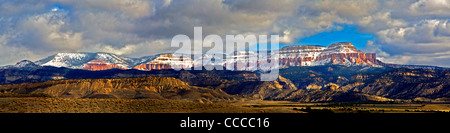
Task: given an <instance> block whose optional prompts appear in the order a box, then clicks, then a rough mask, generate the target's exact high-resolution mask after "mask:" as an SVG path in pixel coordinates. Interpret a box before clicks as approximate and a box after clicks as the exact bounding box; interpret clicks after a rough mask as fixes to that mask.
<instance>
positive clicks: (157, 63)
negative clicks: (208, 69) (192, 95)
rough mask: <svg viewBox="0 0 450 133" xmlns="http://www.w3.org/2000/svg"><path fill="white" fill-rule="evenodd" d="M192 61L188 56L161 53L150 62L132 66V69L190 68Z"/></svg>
mask: <svg viewBox="0 0 450 133" xmlns="http://www.w3.org/2000/svg"><path fill="white" fill-rule="evenodd" d="M193 64H194V61H193V60H192V59H190V58H189V57H186V56H183V55H176V54H162V55H159V56H158V57H156V58H155V59H153V60H152V61H150V62H147V63H143V64H140V65H137V66H135V67H133V69H138V70H144V71H150V70H162V69H175V68H178V69H186V68H191V67H192V66H193Z"/></svg>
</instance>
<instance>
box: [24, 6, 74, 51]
mask: <svg viewBox="0 0 450 133" xmlns="http://www.w3.org/2000/svg"><path fill="white" fill-rule="evenodd" d="M65 15H66V13H64V12H50V13H45V14H39V15H34V16H30V17H27V18H25V19H24V20H21V21H20V22H19V24H18V27H17V30H19V34H20V36H19V38H20V39H22V40H23V43H22V44H21V45H23V46H29V47H32V48H33V49H34V50H38V51H53V50H78V49H79V48H81V47H82V46H83V44H82V36H83V34H82V33H81V32H73V31H71V30H65V29H63V26H65V25H66V22H67V20H66V18H65Z"/></svg>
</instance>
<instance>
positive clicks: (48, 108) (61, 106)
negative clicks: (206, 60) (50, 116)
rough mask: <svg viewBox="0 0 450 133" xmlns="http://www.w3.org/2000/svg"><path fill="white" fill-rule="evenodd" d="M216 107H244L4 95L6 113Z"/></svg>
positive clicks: (166, 110) (1, 100)
mask: <svg viewBox="0 0 450 133" xmlns="http://www.w3.org/2000/svg"><path fill="white" fill-rule="evenodd" d="M214 109H240V107H237V106H232V105H227V104H204V103H198V102H191V101H180V100H155V99H74V98H43V97H27V98H11V97H10V98H0V112H6V113H178V112H197V111H201V110H214Z"/></svg>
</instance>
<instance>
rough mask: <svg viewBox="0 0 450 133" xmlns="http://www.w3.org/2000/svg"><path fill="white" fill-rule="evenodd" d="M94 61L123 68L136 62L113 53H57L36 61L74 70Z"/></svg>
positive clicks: (44, 64) (43, 64) (39, 63)
mask: <svg viewBox="0 0 450 133" xmlns="http://www.w3.org/2000/svg"><path fill="white" fill-rule="evenodd" d="M93 60H99V61H103V62H107V63H112V64H115V65H118V66H120V67H123V68H130V67H132V66H131V65H133V64H134V62H135V60H133V59H131V58H127V57H121V56H118V55H115V54H111V53H85V52H80V53H57V54H55V55H52V56H49V57H47V58H45V59H42V60H39V61H36V62H35V63H36V64H38V65H41V66H54V67H67V68H74V69H82V68H84V67H86V65H87V63H88V62H90V61H93Z"/></svg>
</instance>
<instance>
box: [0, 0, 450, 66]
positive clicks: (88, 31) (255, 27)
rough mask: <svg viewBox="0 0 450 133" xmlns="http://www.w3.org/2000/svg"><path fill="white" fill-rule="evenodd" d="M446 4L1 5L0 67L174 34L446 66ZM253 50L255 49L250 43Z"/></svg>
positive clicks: (352, 0) (28, 0)
mask: <svg viewBox="0 0 450 133" xmlns="http://www.w3.org/2000/svg"><path fill="white" fill-rule="evenodd" d="M449 12H450V0H21V1H11V0H0V66H3V65H9V64H14V63H15V62H18V61H20V60H23V59H28V60H32V61H36V60H39V59H42V58H45V57H47V56H50V55H53V54H55V53H58V52H109V53H114V54H118V55H122V56H127V57H141V56H147V55H153V54H157V53H162V52H173V51H174V50H176V49H174V48H171V47H170V43H171V40H172V38H173V37H174V36H175V35H179V34H184V35H187V36H188V37H190V38H193V36H194V27H196V26H201V27H202V31H203V36H206V35H211V34H215V35H218V36H220V37H222V38H225V36H226V35H238V34H242V35H279V37H280V38H279V42H280V44H282V46H288V45H305V44H315V45H322V46H328V45H330V44H332V43H334V42H342V41H348V42H351V43H353V44H354V45H355V46H356V47H357V48H358V49H361V50H362V51H364V52H370V53H376V54H377V58H378V59H380V60H381V61H383V62H386V63H398V64H417V65H434V66H445V67H450V22H449V19H450V13H449ZM254 45H256V44H254Z"/></svg>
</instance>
